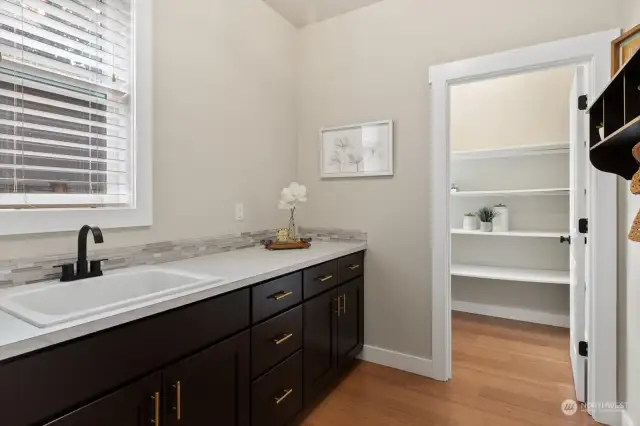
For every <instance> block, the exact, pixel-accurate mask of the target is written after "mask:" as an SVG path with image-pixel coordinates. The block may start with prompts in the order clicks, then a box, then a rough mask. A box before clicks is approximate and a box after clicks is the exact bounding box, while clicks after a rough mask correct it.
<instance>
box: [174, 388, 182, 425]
mask: <svg viewBox="0 0 640 426" xmlns="http://www.w3.org/2000/svg"><path fill="white" fill-rule="evenodd" d="M173 387H174V389H175V390H176V408H175V410H176V418H177V419H178V420H180V419H181V418H182V389H181V386H180V382H179V381H178V382H176V384H175V385H173Z"/></svg>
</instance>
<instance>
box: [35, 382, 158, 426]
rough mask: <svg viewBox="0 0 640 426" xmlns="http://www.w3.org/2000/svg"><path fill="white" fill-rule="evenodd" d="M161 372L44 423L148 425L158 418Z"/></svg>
mask: <svg viewBox="0 0 640 426" xmlns="http://www.w3.org/2000/svg"><path fill="white" fill-rule="evenodd" d="M161 404H162V395H161V381H160V374H154V375H153V376H150V377H147V378H145V379H143V380H140V381H138V382H136V383H134V384H132V385H129V386H127V387H125V388H123V389H120V390H118V391H116V392H114V393H112V394H110V395H107V396H105V397H104V398H102V399H99V400H97V401H95V402H93V403H91V404H89V405H87V406H85V407H83V408H80V409H78V410H76V411H73V412H71V413H70V414H68V415H66V416H64V417H62V418H60V419H58V420H55V421H54V422H51V423H47V426H114V425H118V426H150V425H155V424H157V423H158V422H160V421H161V420H160V416H161V415H162V413H161V412H160V407H161Z"/></svg>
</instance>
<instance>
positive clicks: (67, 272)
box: [54, 263, 76, 282]
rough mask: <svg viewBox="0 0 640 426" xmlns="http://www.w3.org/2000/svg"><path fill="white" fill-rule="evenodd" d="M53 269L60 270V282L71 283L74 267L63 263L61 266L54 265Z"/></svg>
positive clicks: (71, 264)
mask: <svg viewBox="0 0 640 426" xmlns="http://www.w3.org/2000/svg"><path fill="white" fill-rule="evenodd" d="M54 268H62V277H61V278H60V281H62V282H65V281H72V280H73V278H74V276H75V273H76V271H75V265H74V264H73V263H65V264H62V265H54Z"/></svg>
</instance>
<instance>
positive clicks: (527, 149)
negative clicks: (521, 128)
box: [451, 142, 569, 161]
mask: <svg viewBox="0 0 640 426" xmlns="http://www.w3.org/2000/svg"><path fill="white" fill-rule="evenodd" d="M568 153H569V143H568V142H562V143H552V144H541V145H528V146H522V147H515V148H501V149H478V150H475V151H456V152H452V153H451V159H452V160H454V161H462V160H477V159H481V158H514V157H527V156H530V155H556V154H568Z"/></svg>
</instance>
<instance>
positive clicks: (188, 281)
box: [0, 269, 224, 328]
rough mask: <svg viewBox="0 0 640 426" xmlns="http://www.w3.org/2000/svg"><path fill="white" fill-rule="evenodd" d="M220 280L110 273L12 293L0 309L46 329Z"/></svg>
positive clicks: (157, 271) (0, 303)
mask: <svg viewBox="0 0 640 426" xmlns="http://www.w3.org/2000/svg"><path fill="white" fill-rule="evenodd" d="M222 281H224V279H223V278H219V277H211V276H201V275H191V274H187V273H183V272H178V271H171V270H163V269H145V270H138V271H131V272H121V273H113V274H108V275H104V276H102V277H96V278H88V279H84V280H79V281H73V282H69V283H60V284H49V285H44V286H42V287H40V288H37V289H32V290H26V291H23V292H19V293H15V294H11V295H9V296H7V297H5V298H2V299H0V309H2V310H3V311H5V312H8V313H10V314H12V315H14V316H17V317H18V318H20V319H23V320H25V321H27V322H29V323H31V324H33V325H35V326H37V327H40V328H45V327H50V326H52V325H56V324H61V323H65V322H69V321H72V320H76V319H79V318H84V317H88V316H91V315H95V314H98V313H101V312H108V311H112V310H116V309H120V308H123V307H126V306H131V305H135V304H139V303H143V302H147V301H150V300H153V299H157V298H160V297H164V296H168V295H172V294H176V293H180V292H183V291H186V290H192V289H195V288H197V287H201V286H209V285H212V284H216V283H220V282H222Z"/></svg>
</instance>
